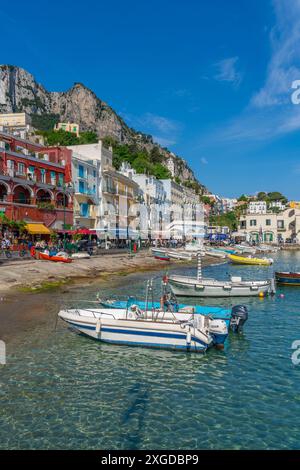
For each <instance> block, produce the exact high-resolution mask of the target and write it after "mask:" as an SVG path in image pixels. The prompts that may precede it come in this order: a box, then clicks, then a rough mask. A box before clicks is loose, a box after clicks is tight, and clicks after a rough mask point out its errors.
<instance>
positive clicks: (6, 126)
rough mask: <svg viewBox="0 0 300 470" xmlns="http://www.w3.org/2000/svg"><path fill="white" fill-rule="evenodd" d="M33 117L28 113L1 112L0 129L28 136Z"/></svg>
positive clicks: (16, 134)
mask: <svg viewBox="0 0 300 470" xmlns="http://www.w3.org/2000/svg"><path fill="white" fill-rule="evenodd" d="M31 129H32V127H31V117H30V116H29V115H28V114H27V113H4V114H0V131H2V132H6V133H8V134H12V135H15V136H17V137H21V138H26V137H27V134H28V132H29V131H31Z"/></svg>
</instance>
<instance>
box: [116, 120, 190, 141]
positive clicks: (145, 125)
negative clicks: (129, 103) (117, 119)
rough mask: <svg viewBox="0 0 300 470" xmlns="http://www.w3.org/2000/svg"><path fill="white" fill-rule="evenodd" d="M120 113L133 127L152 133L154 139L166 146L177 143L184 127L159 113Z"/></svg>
mask: <svg viewBox="0 0 300 470" xmlns="http://www.w3.org/2000/svg"><path fill="white" fill-rule="evenodd" d="M119 114H120V115H121V116H122V117H123V118H124V119H125V121H126V122H127V123H128V124H129V125H130V126H131V127H134V128H135V129H136V130H138V131H141V132H144V133H146V134H151V135H152V136H153V139H154V141H155V142H158V143H159V144H161V145H163V146H164V147H168V146H170V145H175V144H176V142H177V138H178V135H179V134H180V132H181V130H182V127H183V126H182V124H181V123H180V122H178V121H175V120H174V119H170V118H167V117H165V116H160V115H159V114H153V113H144V114H142V115H141V116H135V115H132V114H127V113H124V112H120V113H119Z"/></svg>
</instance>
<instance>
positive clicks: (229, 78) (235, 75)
mask: <svg viewBox="0 0 300 470" xmlns="http://www.w3.org/2000/svg"><path fill="white" fill-rule="evenodd" d="M238 60H239V58H238V57H237V56H235V57H228V58H226V59H223V60H220V61H219V62H217V63H216V64H214V67H215V68H216V69H217V73H216V74H215V76H214V78H215V80H217V81H219V82H231V83H232V84H234V85H235V86H238V85H239V84H240V83H241V80H242V74H241V73H240V72H239V71H238V69H237V63H238Z"/></svg>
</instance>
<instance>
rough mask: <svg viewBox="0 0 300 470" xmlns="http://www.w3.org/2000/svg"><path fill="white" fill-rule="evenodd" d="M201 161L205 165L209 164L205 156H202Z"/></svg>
mask: <svg viewBox="0 0 300 470" xmlns="http://www.w3.org/2000/svg"><path fill="white" fill-rule="evenodd" d="M200 162H201V163H202V164H203V165H207V164H208V161H207V160H206V158H205V157H201V158H200Z"/></svg>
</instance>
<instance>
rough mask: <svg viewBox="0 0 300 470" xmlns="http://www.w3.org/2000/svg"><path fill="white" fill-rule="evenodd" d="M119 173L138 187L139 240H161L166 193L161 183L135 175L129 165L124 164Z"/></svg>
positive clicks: (150, 177) (157, 180)
mask: <svg viewBox="0 0 300 470" xmlns="http://www.w3.org/2000/svg"><path fill="white" fill-rule="evenodd" d="M120 172H121V173H122V174H123V175H125V176H127V177H128V178H130V179H132V180H133V181H134V182H135V183H137V185H138V201H139V208H138V210H139V212H140V220H139V227H140V234H141V238H143V239H147V238H150V239H156V238H163V216H164V212H165V201H166V193H165V190H164V185H163V183H162V181H160V180H159V179H157V178H156V177H155V176H152V175H146V174H140V173H136V171H135V170H134V169H132V168H131V166H130V165H129V164H125V163H123V165H122V167H121V169H120Z"/></svg>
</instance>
